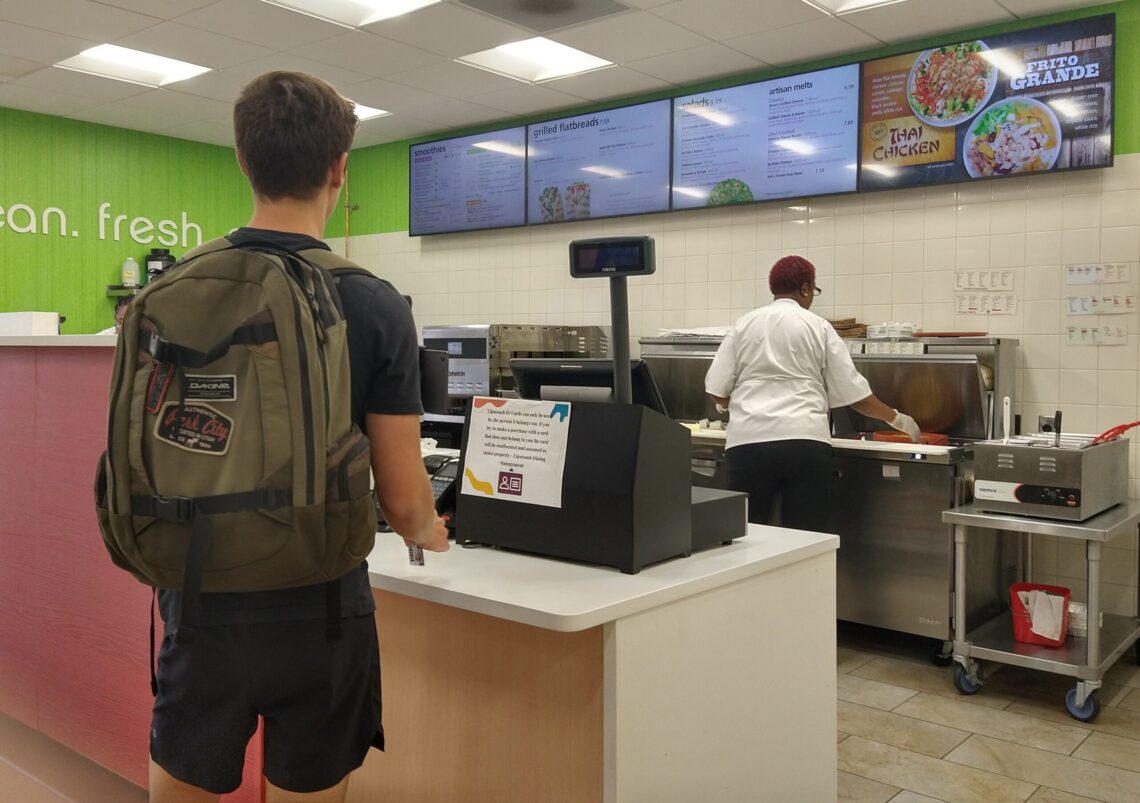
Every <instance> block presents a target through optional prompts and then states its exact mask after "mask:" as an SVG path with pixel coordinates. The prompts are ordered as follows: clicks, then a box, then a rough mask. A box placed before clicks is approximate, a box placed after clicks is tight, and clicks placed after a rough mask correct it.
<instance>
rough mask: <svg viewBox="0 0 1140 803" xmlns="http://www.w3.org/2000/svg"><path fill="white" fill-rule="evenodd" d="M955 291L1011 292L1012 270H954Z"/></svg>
mask: <svg viewBox="0 0 1140 803" xmlns="http://www.w3.org/2000/svg"><path fill="white" fill-rule="evenodd" d="M954 289H955V290H1005V291H1010V292H1012V290H1013V271H1012V270H956V271H954Z"/></svg>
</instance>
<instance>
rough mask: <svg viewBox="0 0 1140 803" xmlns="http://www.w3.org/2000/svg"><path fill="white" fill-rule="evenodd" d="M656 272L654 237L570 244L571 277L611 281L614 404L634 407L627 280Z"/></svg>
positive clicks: (605, 239) (582, 241) (577, 241)
mask: <svg viewBox="0 0 1140 803" xmlns="http://www.w3.org/2000/svg"><path fill="white" fill-rule="evenodd" d="M656 269H657V262H656V257H655V256H654V248H653V238H652V237H643V236H635V237H594V238H591V239H588V240H574V241H573V242H572V243H570V275H571V276H572V277H574V278H575V279H589V278H595V277H605V278H607V279H609V280H610V325H611V332H610V342H611V344H612V347H611V348H612V351H613V356H614V401H616V402H618V403H619V404H633V377H632V368H631V362H630V358H629V294H628V292H627V291H626V285H625V277H626V276H648V275H650V274H651V273H653V272H654V271H655V270H656Z"/></svg>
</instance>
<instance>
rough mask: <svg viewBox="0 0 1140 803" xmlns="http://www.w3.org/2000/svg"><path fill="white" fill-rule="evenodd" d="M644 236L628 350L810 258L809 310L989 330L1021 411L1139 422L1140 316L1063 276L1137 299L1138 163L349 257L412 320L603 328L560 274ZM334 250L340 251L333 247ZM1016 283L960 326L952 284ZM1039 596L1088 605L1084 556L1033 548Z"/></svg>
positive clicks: (1118, 578)
mask: <svg viewBox="0 0 1140 803" xmlns="http://www.w3.org/2000/svg"><path fill="white" fill-rule="evenodd" d="M608 234H649V235H652V236H653V237H654V239H655V240H656V243H657V273H655V274H654V275H653V276H647V277H638V278H633V279H630V280H629V290H630V292H629V298H630V336H631V343H630V348H631V351H632V352H633V353H634V354H637V353H639V347H638V343H637V339H638V338H639V337H642V336H645V335H654V334H657V332H658V330H659V329H661V328H676V327H696V326H723V325H728V324H730V323H732V321H734V320H735V319H736V318H738V317H740V316H741V315H743V314H744V313H745V312H747V311H748V310H750V309H752V308H753V307H755V306H756V305H758V304H764V303H767V302H768V301H769V300H770V298H771V295H770V293H769V292H768V287H767V272H768V268H769V266H771V264H772V263H773V262H774V261H775V260H776V259H778V258H779V257H781V256H783V255H785V254H790V253H799V254H802V255H804V256H806V257H808V258H809V259H811V260H812V261H813V262H814V263H815V265H816V269H817V275H818V280H819V284H820V285H821V286H822V287H823V288H824V294H823V295H822V296H821V297H820V298H819V299H818V300H817V302H816V304H815V306H814V307H813V310H814V311H816V312H818V313H819V314H820V315H822V316H824V317H826V318H840V317H855V318H858V319H859V320H860V321H863V322H866V323H877V322H881V321H888V320H894V321H909V322H913V323H916V324H919V325H920V327H922V328H925V329H928V330H931V331H936V330H939V331H941V330H960V331H983V330H984V331H987V332H990V333H991V334H1000V335H1005V336H1010V337H1016V338H1018V339H1019V340H1020V342H1021V347H1020V350H1019V356H1018V366H1017V389H1018V392H1019V395H1018V398H1017V400H1016V407H1015V412H1017V413H1020V414H1021V416H1022V421H1023V422H1024V424H1023V426H1025V427H1026V428H1032V427H1034V426H1035V425H1036V421H1037V416H1039V415H1052V414H1053V412H1054V411H1055V410H1057V409H1061V410H1063V411H1064V421H1065V428H1066V429H1068V430H1071V431H1085V432H1093V431H1097V432H1099V431H1101V430H1103V429H1106V428H1107V427H1109V426H1111V425H1113V424H1117V423H1121V422H1127V421H1134V420H1136V419H1138V418H1140V403H1138V402H1137V393H1138V392H1140V348H1138V344H1137V338H1138V337H1140V317H1138V314H1137V313H1136V312H1132V313H1128V314H1125V315H1111V316H1109V315H1104V316H1083V317H1076V316H1070V315H1069V314H1068V306H1067V303H1066V301H1067V296H1069V295H1082V294H1084V295H1088V294H1092V293H1094V292H1096V291H1097V290H1098V289H1099V288H1096V287H1095V286H1094V287H1092V288H1090V287H1088V286H1084V287H1082V286H1068V285H1066V284H1065V278H1064V266H1065V265H1068V264H1084V263H1096V262H1125V263H1128V264H1129V265H1130V266H1131V275H1130V279H1129V284H1127V285H1105V286H1104V287H1103V292H1106V293H1107V292H1113V293H1130V294H1137V293H1138V288H1140V154H1128V155H1123V156H1118V157H1117V159H1116V164H1115V165H1114V166H1113V167H1111V168H1108V169H1105V170H1088V171H1075V172H1070V173H1063V174H1056V175H1051V176H1037V177H1033V178H1010V179H1003V180H1000V181H992V182H978V183H974V184H958V185H948V186H941V187H931V188H929V189H925V190H900V191H888V192H879V193H869V194H866V195H858V196H856V195H852V196H836V197H832V198H822V199H819V200H808V201H797V202H784V203H770V204H759V205H755V206H742V207H734V208H729V209H708V210H693V211H687V212H673V213H669V214H664V215H645V216H640V217H629V218H618V219H612V220H603V221H597V222H593V223H589V222H576V223H568V224H562V225H552V226H548V227H528V228H520V229H508V230H501V231H493V232H479V233H469V234H448V235H438V236H433V237H409V236H408V235H407V233H406V232H394V233H390V234H370V235H363V236H356V237H352V238H351V240H350V242H349V243H348V246H349V247H348V254H349V256H350V257H351V258H352V259H353V260H355V261H356V262H358V263H360V264H361V265H363V266H365V267H367V268H369V269H370V270H372V271H374V272H375V273H377V274H378V275H380V276H382V277H383V278H385V279H388V280H389V281H391V282H392V283H393V284H394V285H395V286H396V287H397V288H399V289H400V291H401V292H402V293H405V294H407V295H410V296H412V298H413V299H414V303H413V310H414V313H415V318H416V323H417V325H418V326H420V327H421V328H422V327H423V326H425V325H436V324H450V323H456V324H458V323H534V324H544V323H551V324H554V323H557V324H599V325H605V324H608V323H609V291H608V288H607V286H606V283H605V282H601V281H598V280H576V279H571V278H570V276H569V268H568V264H567V258H568V257H567V244H568V243H569V242H570V241H571V240H573V239H577V238H580V237H596V236H601V235H608ZM330 244H331V245H332V246H333V247H334V249H335V250H337V251H339V252H341V253H343V252H344V249H345V242H344V240H343V239H340V240H333V241H330ZM998 268H1001V269H1010V270H1012V271H1013V273H1014V291H1013V292H1014V294H1015V296H1016V297H1017V300H1018V306H1017V312H1016V314H1014V315H988V316H987V315H960V314H958V313H957V312H956V306H955V303H954V301H955V299H954V295H955V292H954V271H955V270H964V269H985V270H988V269H998ZM1098 323H1100V324H1111V325H1117V326H1124V327H1126V328H1127V331H1128V343H1127V345H1124V346H1097V347H1089V346H1072V345H1069V344H1068V343H1067V340H1066V327H1067V326H1069V325H1090V324H1092V325H1095V324H1098ZM1138 441H1140V433H1137V434H1134V435H1133V438H1132V442H1133V446H1132V460H1131V468H1130V483H1129V488H1130V494H1131V495H1132V496H1134V497H1140V449H1138V447H1137V446H1136V443H1137V442H1138ZM1136 540H1137V539H1136V535H1135V534H1133V535H1131V536H1129V537H1126V538H1123V539H1120V541H1119V542H1118V543H1114V544H1113V545H1112V549H1111V550H1110V551H1111V553H1112V557H1113V558H1117V557H1119V558H1120V559H1119V560H1115V559H1114V560H1108V561H1106V562H1105V565H1107V564H1113V565H1112V568H1111V570H1109V571H1107V572H1106V576H1105V582H1104V598H1105V599H1106V600H1107V603H1108V609H1109V610H1114V611H1116V612H1118V613H1122V614H1132V613H1134V612H1135V610H1136V606H1137V576H1136V573H1137V570H1136V564H1137V556H1136V552H1137V544H1136ZM1035 561H1040V563H1039V564H1038V566H1039V569H1040V570H1041V571H1042V572H1047V574H1044V575H1040V574H1039V577H1040V578H1041V579H1042V580H1043V581H1045V582H1048V579H1050V578H1052V579H1055V580H1056V581H1057V582H1059V583H1061V584H1063V585H1067V586H1070V587H1071V588H1073V590H1074V597H1075V598H1077V599H1083V598H1084V595H1085V581H1084V557H1083V553H1082V552H1081V550H1080V549H1079V548H1075V547H1074V546H1073V545H1071V544H1067V543H1065V542H1041V543H1040V544H1038V545H1035Z"/></svg>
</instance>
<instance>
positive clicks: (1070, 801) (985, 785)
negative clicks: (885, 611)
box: [838, 623, 1140, 803]
mask: <svg viewBox="0 0 1140 803" xmlns="http://www.w3.org/2000/svg"><path fill="white" fill-rule="evenodd" d="M928 643H929V642H926V641H925V640H922V639H915V638H911V637H909V636H900V635H899V634H895V633H887V632H885V631H880V630H874V629H871V628H860V627H856V626H852V625H847V624H844V623H840V626H839V650H838V672H839V678H838V687H839V717H838V720H839V722H838V725H839V734H838V738H839V745H838V749H839V799H840V800H841V801H852V802H854V801H859V803H879V802H880V801H888V800H889V801H891V802H892V803H917V802H918V801H929V800H943V801H953V802H954V803H958V802H959V801H961V802H962V803H967V802H968V801H970V802H976V803H1005V802H1006V801H1009V802H1010V803H1012V802H1013V801H1030V803H1077V801H1105V802H1106V803H1118V802H1119V803H1125V801H1132V802H1134V803H1135V802H1136V801H1140V667H1138V666H1137V665H1136V661H1135V660H1134V657H1133V654H1132V652H1131V651H1130V652H1129V653H1127V654H1126V655H1125V656H1124V657H1122V658H1121V659H1120V660H1119V661H1118V662H1117V663H1116V665H1115V666H1113V667H1112V669H1111V670H1109V672H1108V673H1107V675H1106V676H1105V679H1104V680H1105V684H1104V687H1103V688H1102V689H1101V690H1100V692H1099V695H1100V700H1101V713H1100V715H1099V716H1098V717H1097V719H1096V720H1095V721H1094V722H1091V723H1083V722H1078V721H1077V720H1075V719H1073V718H1072V717H1070V716H1069V714H1068V712H1067V711H1066V710H1065V705H1064V695H1065V692H1066V691H1068V690H1069V689H1070V688H1072V687H1073V685H1074V681H1072V680H1071V679H1069V678H1064V677H1061V676H1059V675H1052V674H1047V673H1043V672H1036V671H1031V670H1025V669H1018V668H1016V667H1010V666H998V665H986V666H985V667H984V669H985V673H984V674H985V678H986V682H985V685H984V686H983V687H982V689H981V690H980V691H979V692H978V693H977V694H974V695H971V696H964V695H961V694H959V693H958V692H957V690H956V689H955V688H954V684H953V680H952V671H953V670H952V669H951V668H950V667H944V668H943V667H937V666H935V665H934V664H933V663H932V662H931V661H930V658H929V650H928V646H927V645H928Z"/></svg>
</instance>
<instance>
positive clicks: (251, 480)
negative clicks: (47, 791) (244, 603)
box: [95, 238, 376, 641]
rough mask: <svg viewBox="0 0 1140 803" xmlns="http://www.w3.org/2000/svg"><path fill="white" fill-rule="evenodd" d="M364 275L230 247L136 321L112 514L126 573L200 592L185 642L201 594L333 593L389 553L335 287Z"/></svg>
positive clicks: (192, 265)
mask: <svg viewBox="0 0 1140 803" xmlns="http://www.w3.org/2000/svg"><path fill="white" fill-rule="evenodd" d="M350 264H351V263H348V262H346V261H344V260H342V259H340V258H339V257H337V256H335V255H334V254H332V253H331V252H328V251H324V250H320V249H312V250H306V251H303V252H300V253H293V252H287V251H281V250H279V249H274V248H272V247H268V246H267V247H265V248H260V247H257V246H256V245H252V246H251V245H243V246H242V247H240V248H238V247H235V246H234V245H233V244H231V243H230V242H229V241H228V240H226V239H224V238H222V239H218V240H214V241H212V242H209V243H206V244H205V245H203V246H201V247H200V248H197V249H195V250H194V251H192V252H190V253H189V254H187V255H186V257H185V258H184V259H183V260H182V262H181V263H179V264H178V265H176V266H175V267H173V268H172V269H170V270H169V271H167V272H166V273H165V274H164V275H163V276H162V277H161V278H159V279H157V280H155V281H154V282H152V283H151V284H149V285H147V286H146V288H144V289H143V290H142V291H141V292H139V294H138V295H137V296H136V297H135V299H134V301H132V303H131V305H130V307H129V308H128V310H127V314H126V317H125V319H124V320H123V325H122V333H121V335H120V337H119V342H118V347H117V348H116V351H115V365H114V373H113V375H112V380H111V389H110V392H111V401H110V416H109V423H108V428H107V451H106V452H105V453H104V454H103V456H102V457H101V458H100V460H99V467H98V472H97V475H96V487H95V493H96V509H97V512H98V517H99V525H100V529H101V530H102V533H103V540H104V542H105V543H106V546H107V550H108V551H109V552H110V554H111V558H112V560H113V561H114V562H115V564H116V565H118V566H120V567H122V568H124V569H126V570H127V571H129V572H131V573H132V574H133V575H134V576H135V577H136V578H138V579H139V580H140V581H142V582H143V583H146V584H148V585H151V586H154V587H155V588H167V589H181V590H182V591H183V592H184V597H183V603H182V620H181V622H180V623H179V624H178V638H179V639H180V640H182V641H187V640H189V639H192V638H193V635H194V628H195V626H196V624H197V612H198V608H199V592H201V591H207V592H216V591H259V590H267V589H279V588H289V587H294V586H304V585H312V584H315V583H321V582H325V581H328V580H332V579H334V578H339V577H340V576H342V575H343V574H344V573H345V572H347V571H348V570H349V569H351V568H353V567H354V566H356V565H357V564H359V563H360V562H361V561H362V560H364V558H365V557H367V555H368V553H369V552H370V551H371V549H372V545H373V541H374V538H375V534H376V512H375V507H374V505H373V502H372V498H371V493H370V490H369V485H370V483H369V465H370V459H369V448H368V440H367V438H366V437H365V436H364V434H363V433H362V432H361V431H360V429H359V428H358V427H357V426H356V425H355V424H354V423H353V422H352V418H351V409H350V408H351V386H350V381H349V360H348V345H347V341H346V338H345V327H346V323H345V320H344V316H343V312H342V310H341V306H340V298H339V296H338V295H337V291H336V288H335V284H334V282H333V279H332V277H331V275H330V273H329V271H330V270H331V269H334V268H338V267H347V266H349V265H350ZM330 596H331V595H330ZM330 604H331V603H330ZM337 608H338V610H339V605H338V606H337Z"/></svg>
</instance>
